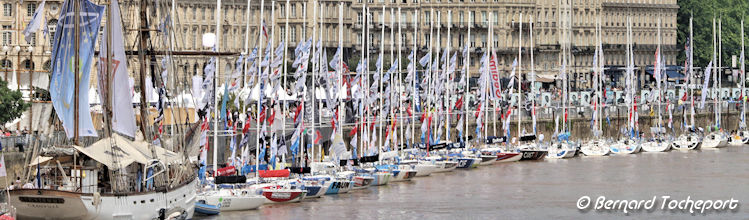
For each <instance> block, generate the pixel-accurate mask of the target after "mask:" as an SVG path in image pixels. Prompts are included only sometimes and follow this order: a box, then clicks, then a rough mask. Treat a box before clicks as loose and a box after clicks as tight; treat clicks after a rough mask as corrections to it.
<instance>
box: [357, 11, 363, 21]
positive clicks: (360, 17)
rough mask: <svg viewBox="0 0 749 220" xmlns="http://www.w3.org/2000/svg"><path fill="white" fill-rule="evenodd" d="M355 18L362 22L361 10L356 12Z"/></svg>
mask: <svg viewBox="0 0 749 220" xmlns="http://www.w3.org/2000/svg"><path fill="white" fill-rule="evenodd" d="M356 18H357V19H358V20H357V21H359V23H361V22H363V20H362V14H361V12H358V13H356Z"/></svg>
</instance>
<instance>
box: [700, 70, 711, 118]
mask: <svg viewBox="0 0 749 220" xmlns="http://www.w3.org/2000/svg"><path fill="white" fill-rule="evenodd" d="M712 70H713V62H712V61H710V63H709V64H707V67H706V68H705V78H704V80H705V81H704V82H703V84H702V97H701V98H700V106H699V108H704V107H705V98H706V97H707V85H708V82H709V81H710V75H711V74H710V72H711V71H712Z"/></svg>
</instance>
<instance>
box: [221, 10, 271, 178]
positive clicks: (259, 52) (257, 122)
mask: <svg viewBox="0 0 749 220" xmlns="http://www.w3.org/2000/svg"><path fill="white" fill-rule="evenodd" d="M264 14H265V0H260V20H259V21H258V27H259V28H258V50H257V56H258V58H257V60H258V61H259V62H258V65H257V75H258V77H257V79H258V86H257V87H258V99H257V105H256V107H257V109H256V110H257V111H256V113H255V114H256V116H255V128H256V130H255V137H256V138H255V178H258V177H259V176H258V172H259V170H260V147H263V148H264V147H265V146H260V110H261V108H262V105H261V104H260V96H261V95H263V88H262V87H263V86H262V84H263V79H262V72H263V67H262V66H263V65H260V64H259V63H262V61H263V53H264V52H263V42H262V39H263V30H262V29H263V28H264V26H263V24H264V21H265V17H264ZM217 69H218V68H217ZM263 143H265V140H263ZM263 145H265V144H263ZM214 158H215V157H214ZM214 161H215V159H214ZM214 166H215V162H214ZM214 169H216V168H215V167H214Z"/></svg>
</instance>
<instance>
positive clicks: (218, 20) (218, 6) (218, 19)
mask: <svg viewBox="0 0 749 220" xmlns="http://www.w3.org/2000/svg"><path fill="white" fill-rule="evenodd" d="M222 20H223V19H221V0H216V52H219V51H221V21H222ZM220 61H221V59H218V57H217V58H216V63H215V64H216V66H215V69H216V70H215V71H214V72H213V74H214V76H213V79H214V80H213V90H214V93H213V109H214V111H215V112H216V114H214V115H213V116H214V117H213V119H214V120H213V171H214V175H215V174H216V172H218V164H217V163H218V152H217V150H218V120H219V118H218V116H219V115H220V113H219V112H218V111H219V109H218V94H217V93H216V91H218V81H219V70H220V69H221V68H219V67H220V66H221V65H219V64H220V63H221V62H220ZM141 71H143V70H141ZM225 83H228V82H225ZM232 159H233V158H232Z"/></svg>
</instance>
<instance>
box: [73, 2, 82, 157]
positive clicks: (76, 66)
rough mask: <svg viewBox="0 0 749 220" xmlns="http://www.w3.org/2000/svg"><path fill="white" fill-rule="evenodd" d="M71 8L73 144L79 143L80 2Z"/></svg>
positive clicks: (74, 3)
mask: <svg viewBox="0 0 749 220" xmlns="http://www.w3.org/2000/svg"><path fill="white" fill-rule="evenodd" d="M73 8H74V9H73V10H74V11H75V14H74V16H73V24H74V25H73V34H74V35H75V39H74V40H73V41H74V44H75V45H74V46H73V48H75V61H74V62H73V63H74V64H73V71H74V73H75V75H74V77H73V78H74V79H75V80H74V81H75V83H74V87H75V89H74V90H73V91H74V92H73V94H74V98H73V102H74V103H75V104H74V107H73V108H74V110H73V111H75V113H73V115H74V117H75V118H74V119H73V130H74V131H73V143H74V144H75V145H80V143H79V141H78V135H79V134H78V133H79V132H78V118H79V117H78V109H79V106H78V104H79V103H78V97H79V94H78V93H80V89H79V87H80V86H79V85H80V84H81V82H80V80H79V79H78V75H79V74H80V65H81V63H80V61H79V59H78V58H79V57H80V54H79V53H80V50H79V48H80V43H81V42H80V41H81V40H80V37H81V35H80V27H79V25H78V24H80V14H81V6H80V2H79V1H78V0H76V1H73Z"/></svg>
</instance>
